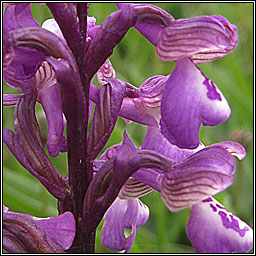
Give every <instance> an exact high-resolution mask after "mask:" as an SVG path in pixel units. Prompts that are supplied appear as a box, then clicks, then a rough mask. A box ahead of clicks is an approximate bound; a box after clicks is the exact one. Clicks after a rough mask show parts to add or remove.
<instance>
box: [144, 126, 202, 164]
mask: <svg viewBox="0 0 256 256" xmlns="http://www.w3.org/2000/svg"><path fill="white" fill-rule="evenodd" d="M203 147H204V146H203V145H202V144H201V143H200V144H199V146H198V147H197V148H196V149H181V148H179V147H177V146H176V145H173V144H171V143H170V142H169V141H168V140H167V139H166V138H165V137H164V136H163V135H162V134H161V132H160V130H159V128H157V127H148V128H147V133H146V137H145V139H144V141H143V144H142V146H141V149H147V150H152V151H155V152H157V153H159V154H161V155H163V156H166V157H168V158H170V159H172V160H173V161H175V162H181V161H183V160H185V159H186V158H188V157H189V156H191V155H193V154H194V153H196V152H197V151H199V150H200V149H202V148H203Z"/></svg>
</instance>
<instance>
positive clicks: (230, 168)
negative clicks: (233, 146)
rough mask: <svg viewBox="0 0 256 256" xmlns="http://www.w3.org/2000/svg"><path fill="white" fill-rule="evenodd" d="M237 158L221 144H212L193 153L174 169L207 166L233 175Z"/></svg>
mask: <svg viewBox="0 0 256 256" xmlns="http://www.w3.org/2000/svg"><path fill="white" fill-rule="evenodd" d="M235 166H236V163H235V159H234V158H233V157H232V155H231V154H230V153H229V152H228V151H227V150H225V149H223V147H221V146H217V145H216V146H215V145H214V146H210V147H207V148H204V149H202V150H200V151H198V152H196V153H195V154H193V155H191V156H190V157H188V158H187V159H185V160H184V161H182V162H179V163H177V164H176V165H175V167H174V169H176V170H177V169H180V170H182V169H183V171H187V170H188V171H189V169H190V168H205V169H209V170H211V171H217V172H220V173H223V174H228V175H233V174H234V172H235Z"/></svg>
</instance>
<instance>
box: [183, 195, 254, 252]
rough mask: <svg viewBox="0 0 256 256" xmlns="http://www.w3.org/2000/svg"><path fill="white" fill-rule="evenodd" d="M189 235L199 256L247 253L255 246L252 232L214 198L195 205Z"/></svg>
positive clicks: (189, 225)
mask: <svg viewBox="0 0 256 256" xmlns="http://www.w3.org/2000/svg"><path fill="white" fill-rule="evenodd" d="M187 234H188V237H189V239H190V240H191V243H192V245H193V246H194V248H195V251H196V252H199V253H232V252H238V253H245V252H247V251H249V250H251V249H252V247H253V230H252V229H251V228H250V227H249V226H248V225H247V224H246V223H245V222H243V221H242V220H240V219H239V218H238V217H236V216H235V215H233V214H232V213H231V212H229V211H228V210H227V209H226V208H224V207H223V206H222V205H221V204H220V203H219V202H218V201H217V200H215V199H214V198H211V197H210V198H208V199H206V200H204V201H202V202H199V203H198V204H196V205H193V206H192V211H191V216H190V219H189V221H188V225H187Z"/></svg>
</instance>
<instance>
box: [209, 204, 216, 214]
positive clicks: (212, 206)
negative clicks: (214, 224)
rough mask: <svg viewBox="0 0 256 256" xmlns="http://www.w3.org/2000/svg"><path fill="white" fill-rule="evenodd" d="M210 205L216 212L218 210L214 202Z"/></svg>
mask: <svg viewBox="0 0 256 256" xmlns="http://www.w3.org/2000/svg"><path fill="white" fill-rule="evenodd" d="M210 206H211V208H212V210H213V211H214V212H217V208H216V207H215V206H214V205H213V204H210Z"/></svg>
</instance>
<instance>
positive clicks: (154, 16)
mask: <svg viewBox="0 0 256 256" xmlns="http://www.w3.org/2000/svg"><path fill="white" fill-rule="evenodd" d="M116 5H117V7H118V8H121V7H122V6H123V5H125V3H116ZM130 5H133V6H134V7H135V11H136V14H137V22H136V25H135V26H134V27H135V28H136V29H137V30H138V31H139V32H140V33H141V34H142V35H143V36H144V37H145V38H147V39H148V40H149V41H150V42H151V43H152V44H153V45H154V46H156V45H157V39H158V35H159V32H160V31H161V30H162V29H163V28H165V27H168V26H170V25H171V24H172V23H173V22H174V18H173V17H172V16H171V15H170V14H169V13H167V12H166V11H164V10H163V9H161V8H159V7H158V6H154V5H151V4H130Z"/></svg>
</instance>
